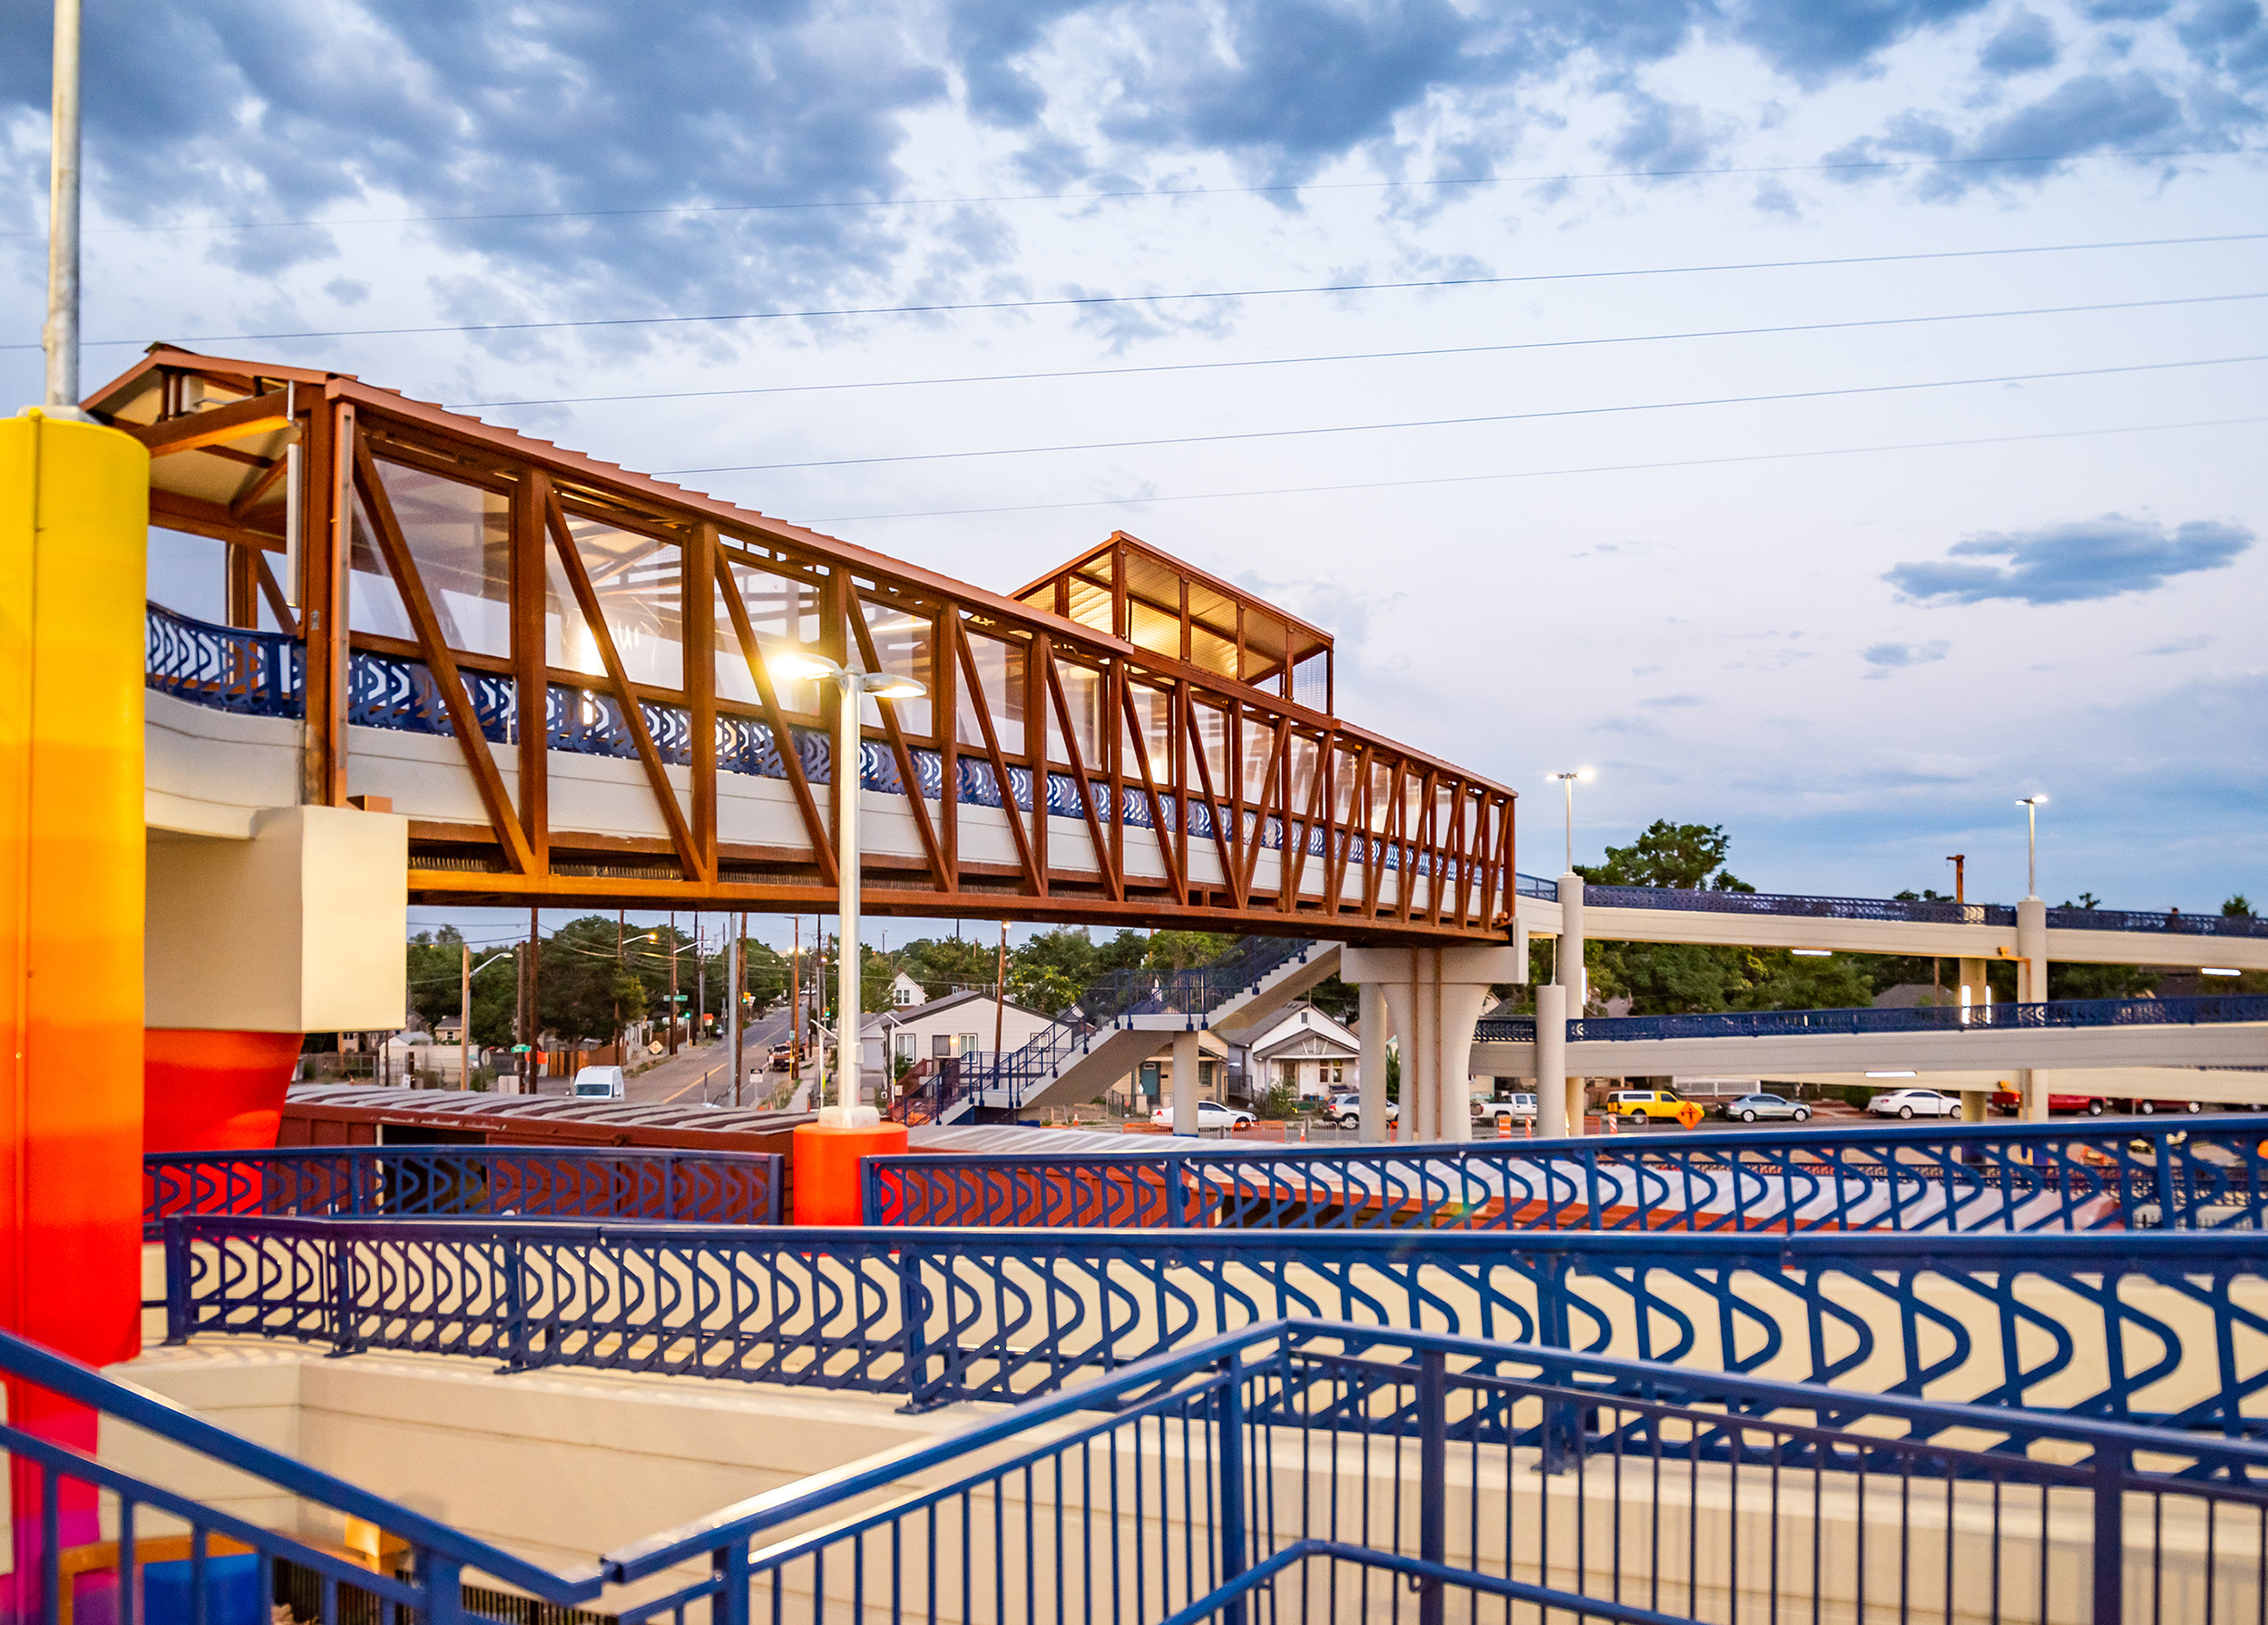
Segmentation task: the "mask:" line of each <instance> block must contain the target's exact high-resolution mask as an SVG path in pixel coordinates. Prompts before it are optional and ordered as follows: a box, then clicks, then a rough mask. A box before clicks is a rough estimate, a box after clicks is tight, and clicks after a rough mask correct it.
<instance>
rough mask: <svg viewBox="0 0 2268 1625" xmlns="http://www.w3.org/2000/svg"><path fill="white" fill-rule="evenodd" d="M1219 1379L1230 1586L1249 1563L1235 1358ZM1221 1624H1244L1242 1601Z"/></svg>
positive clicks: (1223, 1543)
mask: <svg viewBox="0 0 2268 1625" xmlns="http://www.w3.org/2000/svg"><path fill="white" fill-rule="evenodd" d="M1221 1370H1222V1373H1223V1378H1222V1382H1221V1387H1220V1396H1219V1401H1218V1404H1217V1407H1216V1412H1215V1414H1216V1415H1217V1416H1218V1417H1219V1418H1220V1422H1219V1429H1220V1434H1219V1441H1220V1442H1219V1456H1218V1465H1219V1472H1220V1583H1221V1584H1222V1585H1224V1586H1226V1585H1228V1584H1231V1583H1232V1582H1234V1581H1236V1580H1237V1578H1238V1577H1239V1576H1241V1575H1242V1574H1243V1573H1244V1571H1245V1570H1246V1567H1248V1566H1249V1564H1250V1562H1251V1553H1252V1546H1251V1542H1250V1540H1249V1538H1248V1536H1247V1534H1246V1528H1245V1506H1246V1495H1248V1494H1249V1493H1250V1486H1249V1485H1248V1484H1247V1483H1246V1482H1245V1481H1246V1471H1245V1395H1244V1375H1243V1372H1242V1370H1241V1369H1240V1368H1239V1366H1238V1364H1237V1356H1235V1355H1234V1354H1231V1355H1230V1356H1228V1357H1227V1359H1225V1360H1224V1361H1222V1362H1221ZM1221 1620H1222V1625H1245V1604H1244V1599H1243V1598H1242V1597H1238V1598H1237V1601H1233V1602H1231V1603H1229V1604H1228V1605H1227V1607H1226V1608H1224V1609H1223V1610H1221Z"/></svg>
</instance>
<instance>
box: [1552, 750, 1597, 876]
mask: <svg viewBox="0 0 2268 1625" xmlns="http://www.w3.org/2000/svg"><path fill="white" fill-rule="evenodd" d="M1548 777H1549V778H1553V779H1556V780H1557V781H1558V782H1559V783H1560V784H1561V785H1564V786H1565V787H1566V788H1567V872H1568V873H1569V874H1570V875H1572V874H1573V873H1575V781H1576V780H1577V779H1579V778H1589V777H1590V769H1589V768H1576V769H1575V771H1573V772H1572V773H1553V774H1549V775H1548Z"/></svg>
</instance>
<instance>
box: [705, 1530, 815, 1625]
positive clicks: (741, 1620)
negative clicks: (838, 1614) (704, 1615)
mask: <svg viewBox="0 0 2268 1625" xmlns="http://www.w3.org/2000/svg"><path fill="white" fill-rule="evenodd" d="M709 1561H710V1563H711V1565H712V1566H713V1571H714V1572H715V1574H716V1576H717V1595H716V1597H715V1598H714V1600H712V1601H710V1603H709V1625H748V1542H747V1541H746V1540H745V1539H742V1540H738V1541H728V1542H725V1544H723V1545H722V1546H719V1548H717V1550H716V1551H714V1552H710V1553H709ZM812 1605H813V1607H814V1608H815V1609H816V1608H824V1607H825V1606H826V1598H824V1597H815V1598H813V1599H812Z"/></svg>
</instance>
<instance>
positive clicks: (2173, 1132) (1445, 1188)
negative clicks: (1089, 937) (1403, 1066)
mask: <svg viewBox="0 0 2268 1625" xmlns="http://www.w3.org/2000/svg"><path fill="white" fill-rule="evenodd" d="M2182 1121H2183V1124H2184V1125H2185V1126H2183V1127H2181V1128H2173V1127H2170V1126H2167V1125H2165V1124H2164V1123H2159V1122H2154V1123H2152V1124H2150V1125H2148V1126H2145V1125H2142V1124H2139V1123H2137V1124H2134V1125H2131V1126H2127V1125H2121V1126H2115V1127H2114V1126H2110V1125H2105V1124H2095V1123H2090V1124H2088V1125H2087V1126H2085V1127H2080V1126H2077V1125H2070V1124H2063V1123H2021V1124H1994V1123H1964V1124H1955V1125H1950V1126H1948V1125H1941V1124H1921V1123H1912V1124H1903V1123H1901V1124H1897V1125H1894V1126H1881V1127H1876V1126H1872V1125H1870V1126H1868V1127H1865V1128H1843V1127H1836V1128H1830V1129H1794V1130H1788V1129H1766V1130H1732V1131H1725V1132H1718V1133H1711V1134H1707V1135H1694V1136H1688V1135H1684V1134H1679V1135H1677V1136H1674V1137H1670V1136H1652V1135H1646V1136H1631V1137H1629V1138H1627V1139H1626V1138H1606V1137H1601V1136H1595V1135H1594V1136H1587V1137H1584V1138H1582V1139H1578V1140H1474V1141H1470V1142H1466V1143H1461V1144H1459V1143H1452V1144H1446V1145H1411V1146H1397V1145H1363V1146H1353V1147H1347V1148H1343V1149H1342V1148H1331V1147H1323V1146H1283V1147H1276V1146H1263V1145H1251V1146H1237V1147H1233V1148H1232V1147H1227V1146H1224V1147H1221V1148H1219V1149H1210V1148H1208V1149H1207V1150H1156V1151H1152V1150H1139V1149H1137V1150H1127V1151H1125V1152H1110V1153H1106V1154H1102V1155H1095V1156H1060V1155H1045V1154H1030V1155H1022V1156H953V1157H936V1156H898V1157H870V1158H868V1159H866V1161H865V1208H864V1215H865V1220H866V1222H867V1223H869V1224H910V1225H923V1226H937V1225H1024V1226H1039V1227H1059V1228H1060V1227H1080V1228H1110V1229H1129V1228H1152V1229H1155V1228H1166V1227H1200V1228H1209V1229H1221V1228H1228V1229H1254V1230H1258V1229H1295V1230H1401V1231H1403V1232H1421V1233H1422V1232H1429V1231H1439V1230H1444V1229H1460V1230H1522V1231H1553V1230H1569V1229H1584V1230H1624V1231H1655V1232H1658V1231H1662V1230H1670V1229H1677V1230H1686V1231H1689V1232H1690V1231H1716V1232H1748V1233H1755V1232H1759V1231H1766V1230H1769V1231H1775V1232H1779V1233H1783V1234H1789V1235H1793V1234H1797V1233H1801V1232H1804V1231H1826V1230H1894V1231H1915V1232H1929V1233H1933V1234H1949V1233H1973V1232H1997V1233H2000V1234H2010V1233H2026V1232H2038V1231H2048V1230H2065V1231H2074V1230H2108V1229H2129V1230H2134V1229H2253V1230H2255V1231H2257V1230H2259V1229H2268V1139H2263V1130H2262V1128H2261V1125H2260V1123H2259V1121H2257V1120H2255V1119H2251V1118H2244V1117H2235V1118H2184V1119H2183V1120H2182Z"/></svg>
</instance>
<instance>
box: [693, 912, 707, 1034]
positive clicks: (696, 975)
mask: <svg viewBox="0 0 2268 1625" xmlns="http://www.w3.org/2000/svg"><path fill="white" fill-rule="evenodd" d="M708 1029H709V945H708V944H707V943H706V942H704V941H703V940H702V939H701V916H700V915H698V914H697V915H694V916H693V1028H692V1041H693V1043H697V1044H698V1043H700V1042H701V1040H702V1039H703V1038H705V1037H706V1036H707V1035H708Z"/></svg>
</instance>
